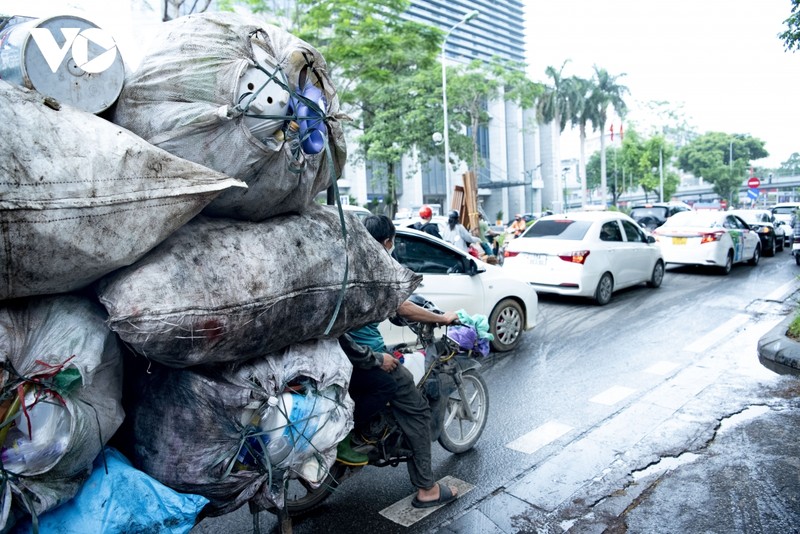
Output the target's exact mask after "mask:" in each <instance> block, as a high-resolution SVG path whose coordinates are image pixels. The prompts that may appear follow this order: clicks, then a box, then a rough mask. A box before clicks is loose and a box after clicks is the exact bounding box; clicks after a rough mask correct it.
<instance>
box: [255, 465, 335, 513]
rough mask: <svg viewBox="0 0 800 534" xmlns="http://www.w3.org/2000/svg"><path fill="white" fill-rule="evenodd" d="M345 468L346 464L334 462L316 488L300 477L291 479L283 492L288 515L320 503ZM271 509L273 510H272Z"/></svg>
mask: <svg viewBox="0 0 800 534" xmlns="http://www.w3.org/2000/svg"><path fill="white" fill-rule="evenodd" d="M346 470H347V467H346V466H344V465H342V464H340V463H339V462H334V463H333V465H332V466H331V469H330V471H329V472H328V474H327V475H326V476H325V479H324V480H323V481H322V483H321V484H320V486H319V487H318V488H316V489H313V488H312V487H311V486H310V485H309V484H308V482H306V481H305V480H303V479H302V478H297V479H291V480H290V481H289V484H288V485H287V487H286V494H285V499H286V509H287V511H288V512H289V516H291V517H295V516H300V515H303V514H306V513H308V512H310V511H311V510H313V509H315V508H316V507H317V506H319V505H320V504H322V502H323V501H324V500H325V499H327V498H328V497H330V496H331V494H332V493H333V492H334V491H335V490H336V488H338V487H339V481H340V480H341V479H342V476H343V475H344V473H345V471H346ZM271 511H273V512H274V510H271Z"/></svg>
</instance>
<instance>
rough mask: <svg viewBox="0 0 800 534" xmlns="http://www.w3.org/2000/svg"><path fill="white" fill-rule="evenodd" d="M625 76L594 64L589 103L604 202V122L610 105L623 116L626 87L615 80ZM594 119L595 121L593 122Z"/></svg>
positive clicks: (605, 182) (605, 186) (605, 181)
mask: <svg viewBox="0 0 800 534" xmlns="http://www.w3.org/2000/svg"><path fill="white" fill-rule="evenodd" d="M622 76H625V74H619V75H616V76H612V75H611V74H609V73H608V71H606V70H605V69H602V68H600V67H598V66H597V65H595V66H594V87H593V89H592V94H591V96H590V99H591V105H592V106H593V107H594V111H593V112H592V114H591V116H592V118H593V123H594V124H595V126H596V127H597V129H599V130H600V182H601V184H600V189H601V191H602V195H603V204H605V203H606V202H605V194H606V190H607V178H606V136H605V131H606V122H607V121H608V108H609V107H611V108H613V109H614V111H615V112H616V113H617V115H619V116H620V117H625V113H626V111H627V105H626V104H625V100H624V98H623V97H624V96H625V94H626V93H628V92H629V91H628V88H627V87H626V86H624V85H621V84H619V83H617V80H618V79H619V78H620V77H622ZM594 121H596V122H594Z"/></svg>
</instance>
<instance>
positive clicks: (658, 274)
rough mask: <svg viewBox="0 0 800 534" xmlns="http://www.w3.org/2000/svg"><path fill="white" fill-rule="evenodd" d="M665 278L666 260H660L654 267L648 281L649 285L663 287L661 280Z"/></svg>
mask: <svg viewBox="0 0 800 534" xmlns="http://www.w3.org/2000/svg"><path fill="white" fill-rule="evenodd" d="M663 280H664V262H663V261H661V260H658V261H657V262H656V264H655V266H654V267H653V274H652V275H650V280H648V281H647V285H648V286H650V287H652V288H657V287H661V282H662V281H663Z"/></svg>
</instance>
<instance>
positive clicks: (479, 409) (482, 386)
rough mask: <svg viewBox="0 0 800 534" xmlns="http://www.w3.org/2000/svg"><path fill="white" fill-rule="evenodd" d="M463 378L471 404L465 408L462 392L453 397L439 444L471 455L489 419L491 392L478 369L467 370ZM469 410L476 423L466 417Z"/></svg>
mask: <svg viewBox="0 0 800 534" xmlns="http://www.w3.org/2000/svg"><path fill="white" fill-rule="evenodd" d="M461 377H462V380H463V387H464V392H465V393H466V396H467V405H466V406H465V405H464V402H463V401H462V400H461V397H460V395H459V393H458V390H455V391H453V392H452V393H451V394H450V397H449V398H448V399H447V405H446V407H445V409H444V421H443V422H442V432H441V434H440V435H439V444H440V445H441V446H442V447H444V448H445V449H446V450H448V451H450V452H452V453H454V454H459V453H462V452H467V451H468V450H470V449H471V448H472V447H474V446H475V443H477V442H478V439H480V437H481V434H483V429H484V428H486V421H487V420H488V418H489V389H488V388H487V387H486V382H485V381H484V380H483V377H482V376H481V375H480V373H479V372H478V371H477V370H476V369H470V370H468V371H464V373H463V374H462V375H461ZM465 409H468V410H470V411H471V412H472V414H473V415H474V417H475V421H470V420H469V419H467V418H466V417H465V416H464V413H465V412H464V411H463V410H465Z"/></svg>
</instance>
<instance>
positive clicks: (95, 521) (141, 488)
mask: <svg viewBox="0 0 800 534" xmlns="http://www.w3.org/2000/svg"><path fill="white" fill-rule="evenodd" d="M105 457H106V463H107V465H108V474H106V471H105V467H104V466H103V457H102V455H100V456H98V458H97V459H96V460H95V462H94V470H93V471H92V475H91V476H90V477H89V480H87V481H86V483H85V484H84V485H83V487H82V488H81V490H80V491H79V492H78V494H77V495H76V496H75V498H74V499H72V500H70V501H68V502H66V503H65V504H64V505H62V506H60V507H58V508H56V509H54V510H51V511H49V512H47V513H45V514H42V515H41V516H40V517H39V532H42V533H47V534H56V533H57V534H73V533H74V534H87V533H88V532H91V533H92V534H106V533H107V534H112V533H113V534H118V533H120V532H147V533H148V534H159V533H164V534H167V533H169V534H181V533H188V532H189V531H190V530H191V529H192V527H193V526H194V524H195V521H196V519H197V515H198V514H199V513H200V511H201V510H202V509H203V507H204V506H205V505H206V503H208V499H206V498H205V497H201V496H200V495H189V494H181V493H178V492H176V491H174V490H172V489H170V488H168V487H167V486H165V485H163V484H161V483H160V482H158V481H157V480H155V479H154V478H152V477H150V476H149V475H147V474H146V473H144V472H142V471H139V470H138V469H136V468H134V467H133V466H132V465H131V464H130V462H129V461H128V459H127V458H125V457H124V456H123V455H122V454H121V453H120V452H119V451H117V450H116V449H113V448H111V447H106V449H105ZM32 531H33V529H32V526H31V522H30V520H26V521H22V522H20V523H18V524H17V526H16V529H15V531H14V532H15V533H18V534H19V533H23V532H32Z"/></svg>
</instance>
